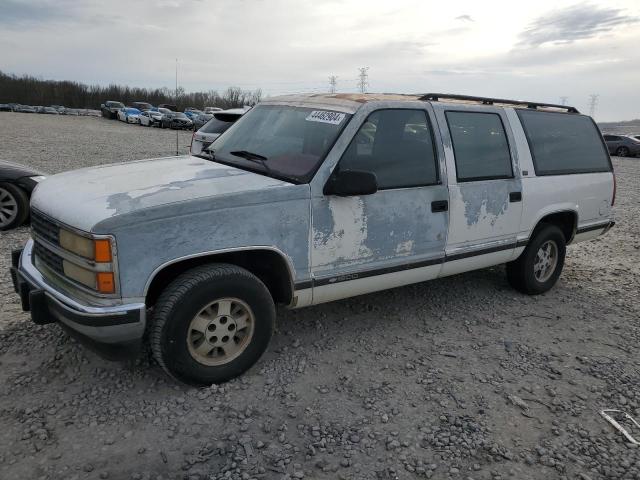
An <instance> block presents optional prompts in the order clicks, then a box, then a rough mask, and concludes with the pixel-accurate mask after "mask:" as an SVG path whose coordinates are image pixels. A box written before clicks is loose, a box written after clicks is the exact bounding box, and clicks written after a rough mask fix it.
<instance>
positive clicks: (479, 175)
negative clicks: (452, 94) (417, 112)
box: [446, 111, 513, 182]
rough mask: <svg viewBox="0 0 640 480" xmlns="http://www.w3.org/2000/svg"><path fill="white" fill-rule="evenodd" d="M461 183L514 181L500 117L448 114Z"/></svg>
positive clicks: (507, 145)
mask: <svg viewBox="0 0 640 480" xmlns="http://www.w3.org/2000/svg"><path fill="white" fill-rule="evenodd" d="M446 116H447V123H448V124H449V132H451V141H452V142H453V151H454V156H455V159H456V173H457V178H458V181H459V182H469V181H474V180H492V179H498V178H511V177H513V169H512V168H511V154H510V153H509V143H508V142H507V135H506V133H505V131H504V125H503V124H502V120H501V119H500V115H498V114H496V113H484V112H451V111H450V112H446Z"/></svg>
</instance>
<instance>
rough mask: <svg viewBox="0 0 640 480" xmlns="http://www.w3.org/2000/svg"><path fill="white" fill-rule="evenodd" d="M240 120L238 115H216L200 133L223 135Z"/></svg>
mask: <svg viewBox="0 0 640 480" xmlns="http://www.w3.org/2000/svg"><path fill="white" fill-rule="evenodd" d="M238 118H240V117H239V116H238V115H229V114H226V115H225V114H224V113H220V114H217V115H214V116H213V117H212V118H211V120H209V121H208V122H207V123H206V124H205V125H204V127H202V128H201V129H200V131H201V132H203V133H222V132H224V131H225V130H226V129H227V128H229V127H230V126H231V125H233V122H235V121H236V120H238Z"/></svg>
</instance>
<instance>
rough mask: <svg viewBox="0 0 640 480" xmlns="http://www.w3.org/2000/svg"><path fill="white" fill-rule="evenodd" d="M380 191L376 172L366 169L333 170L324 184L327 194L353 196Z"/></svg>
mask: <svg viewBox="0 0 640 480" xmlns="http://www.w3.org/2000/svg"><path fill="white" fill-rule="evenodd" d="M377 191H378V179H377V178H376V174H375V173H372V172H366V171H364V170H342V171H340V172H335V171H334V172H333V174H332V175H331V177H330V178H329V181H328V182H327V184H326V185H325V186H324V191H323V193H324V194H325V195H337V196H339V197H352V196H356V195H371V194H373V193H376V192H377Z"/></svg>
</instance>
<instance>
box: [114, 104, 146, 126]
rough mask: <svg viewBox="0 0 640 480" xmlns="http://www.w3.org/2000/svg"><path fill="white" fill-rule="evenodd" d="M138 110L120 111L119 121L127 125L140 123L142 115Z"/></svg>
mask: <svg viewBox="0 0 640 480" xmlns="http://www.w3.org/2000/svg"><path fill="white" fill-rule="evenodd" d="M141 113H142V112H141V111H140V110H138V109H137V108H131V107H125V108H121V109H120V110H118V120H120V121H121V122H125V123H140V114H141Z"/></svg>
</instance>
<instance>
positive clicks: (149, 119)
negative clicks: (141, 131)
mask: <svg viewBox="0 0 640 480" xmlns="http://www.w3.org/2000/svg"><path fill="white" fill-rule="evenodd" d="M160 120H162V113H160V112H156V111H155V110H147V111H144V112H142V113H141V114H140V116H139V122H140V125H142V126H143V127H154V126H157V125H159V124H160Z"/></svg>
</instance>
